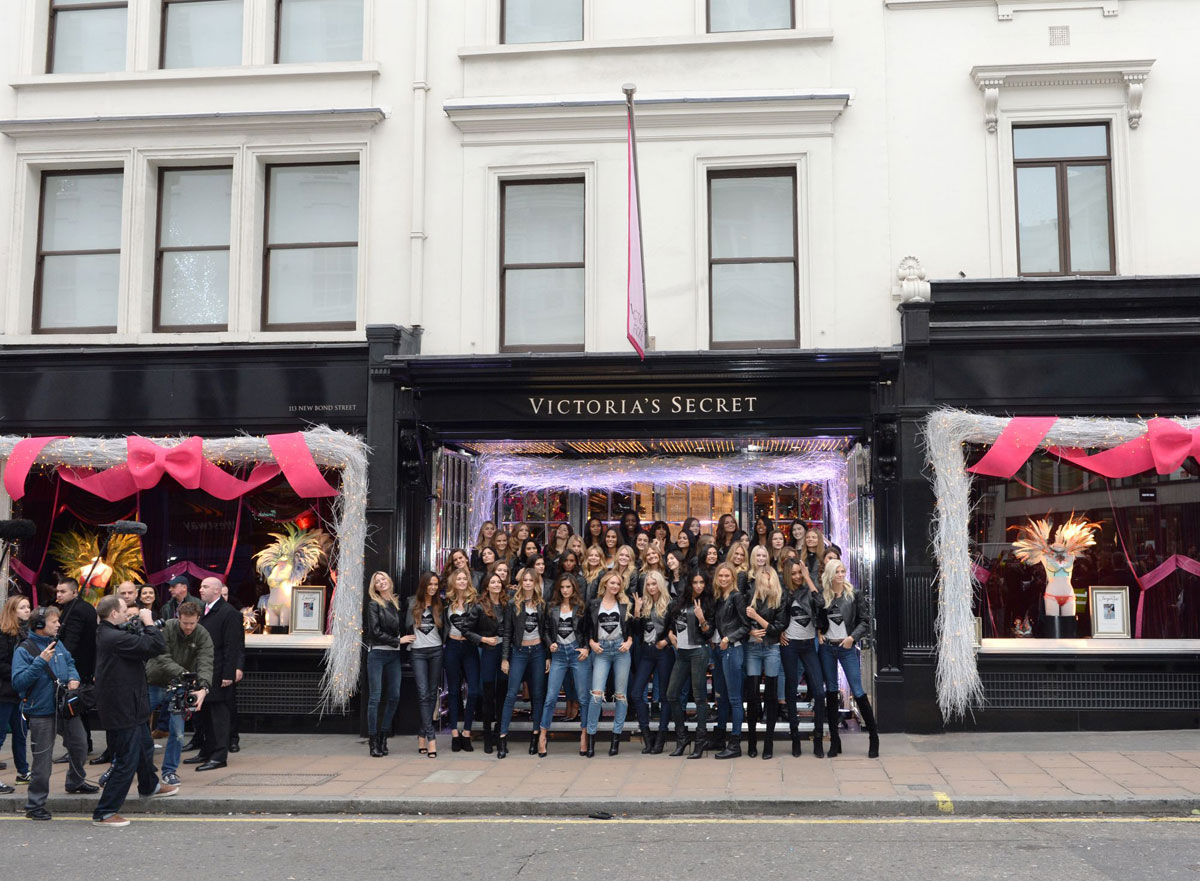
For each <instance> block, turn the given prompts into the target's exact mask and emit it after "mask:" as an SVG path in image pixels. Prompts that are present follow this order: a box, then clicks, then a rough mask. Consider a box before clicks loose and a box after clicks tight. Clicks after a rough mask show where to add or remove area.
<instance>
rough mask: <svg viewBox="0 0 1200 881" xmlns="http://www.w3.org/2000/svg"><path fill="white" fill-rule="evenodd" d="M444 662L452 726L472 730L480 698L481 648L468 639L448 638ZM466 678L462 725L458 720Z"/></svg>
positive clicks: (458, 729) (456, 729) (456, 728)
mask: <svg viewBox="0 0 1200 881" xmlns="http://www.w3.org/2000/svg"><path fill="white" fill-rule="evenodd" d="M444 663H445V666H446V687H447V689H448V691H449V693H450V727H451V728H452V729H454V731H456V732H457V731H462V730H464V729H465V730H467V731H470V730H471V723H472V722H474V721H475V704H476V702H477V701H478V700H479V649H477V648H475V646H473V645H471V643H469V642H467V641H466V640H462V641H459V640H457V639H451V640H447V641H446V653H445V660H444ZM464 680H465V681H466V683H467V708H466V712H464V713H462V720H463V721H462V724H461V725H460V724H459V722H458V720H459V713H460V710H461V704H462V686H463V681H464Z"/></svg>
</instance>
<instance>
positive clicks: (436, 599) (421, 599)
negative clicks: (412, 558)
mask: <svg viewBox="0 0 1200 881" xmlns="http://www.w3.org/2000/svg"><path fill="white" fill-rule="evenodd" d="M435 578H438V574H437V573H436V572H422V573H421V580H420V582H419V583H418V584H417V592H416V594H414V595H413V608H412V620H413V625H414V626H416V625H417V624H419V623H420V622H421V615H422V614H424V612H425V607H426V606H429V607H431V608H432V609H433V622H434V623H435V624H436V625H437V626H438V627H441V626H442V609H443V608H445V603H444V601H443V600H442V595H441V594H440V593H435V594H434V595H433V599H432V600H430V599H429V583H430V582H431V581H433V579H435ZM438 584H439V586H440V585H441V579H438Z"/></svg>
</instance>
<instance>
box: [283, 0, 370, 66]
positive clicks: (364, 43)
mask: <svg viewBox="0 0 1200 881" xmlns="http://www.w3.org/2000/svg"><path fill="white" fill-rule="evenodd" d="M283 2H284V0H275V26H274V31H275V46H274V48H273V49H272V50H271V63H272V64H353V63H354V62H353V61H349V62H347V61H333V62H329V61H287V62H284V61H280V60H279V48H280V45H281V43H280V38H281V36H282V35H283ZM362 4H363V34H362V52H361V57H360V58H358V59H356V60H357V61H364V60H365V59H366V58H367V54H368V53H367V34H368V33H369V32H370V19H369V18H368V17H367V13H368V9H367V0H362Z"/></svg>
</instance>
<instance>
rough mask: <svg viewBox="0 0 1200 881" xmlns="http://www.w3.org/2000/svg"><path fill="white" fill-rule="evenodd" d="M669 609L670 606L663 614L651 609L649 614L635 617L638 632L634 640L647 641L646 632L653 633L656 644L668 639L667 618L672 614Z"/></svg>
mask: <svg viewBox="0 0 1200 881" xmlns="http://www.w3.org/2000/svg"><path fill="white" fill-rule="evenodd" d="M643 602H645V600H643ZM669 610H670V607H668V611H667V612H664V613H663V614H662V616H659V615H656V614H655V613H654V611H653V610H651V612H650V614H649V615H645V616H640V617H638V618H636V619H634V625H635V627H636V628H637V632H636V633H635V634H634V637H633V638H634V642H645V641H646V634H648V633H650V634H653V637H654V644H655V645H658V643H660V642H661V641H662V640H664V639H666V638H667V632H668V631H667V618H668V616H669V614H670V611H669Z"/></svg>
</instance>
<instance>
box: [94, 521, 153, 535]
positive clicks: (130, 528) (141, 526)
mask: <svg viewBox="0 0 1200 881" xmlns="http://www.w3.org/2000/svg"><path fill="white" fill-rule="evenodd" d="M100 526H101V527H102V528H104V529H107V530H108V532H109V534H110V535H145V534H146V524H145V523H142V522H141V521H140V520H117V521H115V522H113V523H101V524H100Z"/></svg>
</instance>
